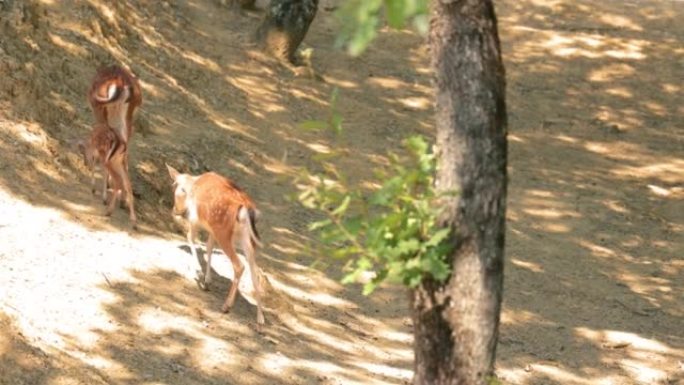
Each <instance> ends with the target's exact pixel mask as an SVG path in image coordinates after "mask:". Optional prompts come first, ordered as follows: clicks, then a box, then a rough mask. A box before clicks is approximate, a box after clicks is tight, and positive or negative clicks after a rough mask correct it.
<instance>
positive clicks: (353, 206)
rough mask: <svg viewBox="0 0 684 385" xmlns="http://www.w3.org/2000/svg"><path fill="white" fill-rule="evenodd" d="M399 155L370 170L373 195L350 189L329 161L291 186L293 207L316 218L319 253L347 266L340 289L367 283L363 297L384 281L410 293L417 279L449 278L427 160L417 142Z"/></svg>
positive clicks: (445, 237) (444, 232)
mask: <svg viewBox="0 0 684 385" xmlns="http://www.w3.org/2000/svg"><path fill="white" fill-rule="evenodd" d="M404 147H405V148H406V150H407V151H406V153H405V155H404V156H399V155H396V154H392V155H390V164H389V166H387V167H384V168H380V169H378V170H376V175H375V176H376V178H377V180H381V181H384V182H383V183H382V185H381V186H380V188H378V189H375V190H373V191H368V190H367V189H364V188H362V187H361V186H351V185H350V184H349V183H348V180H347V178H346V177H345V176H344V175H343V174H342V173H341V172H340V171H339V170H338V169H337V168H336V167H335V165H334V164H333V163H331V162H330V160H328V161H325V162H323V170H324V171H323V172H322V173H320V174H310V173H309V172H304V174H303V175H302V176H301V178H299V181H298V183H299V187H300V193H299V196H298V199H299V201H300V202H301V203H302V204H303V205H304V206H306V207H308V208H311V209H314V210H317V211H319V212H321V213H322V214H323V216H324V219H322V220H319V221H316V222H314V223H311V224H310V226H309V229H310V230H311V231H314V232H315V233H317V235H318V239H319V241H320V244H321V247H320V251H321V252H322V253H325V254H326V255H331V256H333V257H337V258H344V259H347V260H348V263H347V265H346V266H345V268H346V275H345V276H344V277H343V280H342V282H343V283H352V282H360V281H363V280H364V279H365V278H364V277H371V278H370V279H369V280H367V282H366V283H365V284H364V288H363V293H364V294H369V293H371V292H372V291H373V290H374V289H375V288H376V287H377V286H378V284H380V283H381V282H383V281H385V280H388V281H392V282H400V283H402V284H404V285H406V286H408V287H415V286H416V285H418V284H419V283H420V282H421V281H422V280H423V279H424V278H425V277H430V278H432V279H435V280H437V281H443V280H445V279H446V278H447V277H448V276H449V275H450V268H449V264H448V263H447V256H448V255H449V253H450V252H451V250H452V246H451V244H450V242H449V239H450V235H451V230H450V229H448V228H442V227H440V226H438V223H437V217H438V215H439V214H440V210H439V204H438V201H439V199H440V198H443V197H444V194H437V193H436V191H435V189H434V188H433V178H434V174H435V156H434V154H433V153H431V152H430V151H429V145H428V142H427V141H426V140H425V138H423V137H422V136H413V137H410V138H408V139H406V140H405V141H404ZM451 195H453V194H451Z"/></svg>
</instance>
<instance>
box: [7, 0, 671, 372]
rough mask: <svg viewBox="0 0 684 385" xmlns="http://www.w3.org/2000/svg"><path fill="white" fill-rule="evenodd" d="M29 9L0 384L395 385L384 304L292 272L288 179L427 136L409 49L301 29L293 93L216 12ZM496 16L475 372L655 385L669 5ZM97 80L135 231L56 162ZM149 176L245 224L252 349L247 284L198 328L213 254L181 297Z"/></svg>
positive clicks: (322, 270) (300, 253)
mask: <svg viewBox="0 0 684 385" xmlns="http://www.w3.org/2000/svg"><path fill="white" fill-rule="evenodd" d="M37 3H39V4H40V6H41V7H42V8H41V9H42V11H40V12H37V13H35V15H36V19H35V21H30V22H27V21H26V20H23V19H24V18H25V17H24V16H23V14H21V12H15V13H14V14H11V15H9V16H10V17H9V20H8V22H7V23H4V24H3V25H1V26H0V32H3V36H6V37H7V38H3V39H2V41H0V107H1V108H0V213H2V215H0V239H2V240H3V244H2V246H1V247H0V266H1V268H0V282H2V285H0V372H1V373H3V375H4V376H5V377H7V376H9V378H20V379H23V380H24V382H25V383H31V384H45V385H67V384H69V385H70V384H74V383H88V384H104V383H108V384H139V383H145V384H162V383H163V384H178V385H181V384H183V385H185V384H224V383H244V384H273V383H286V384H298V383H301V384H311V383H321V384H330V385H332V384H403V383H406V382H408V381H409V380H410V378H411V375H412V358H413V353H412V350H411V345H412V336H411V332H412V325H411V321H410V320H409V317H408V310H407V308H408V302H407V300H406V299H407V296H406V293H405V292H404V290H403V289H401V288H397V287H392V286H388V287H382V288H380V289H379V291H378V292H377V293H375V294H374V295H373V296H372V297H364V296H361V295H360V294H359V293H360V288H359V287H358V286H342V285H341V284H340V283H339V278H340V277H341V276H342V275H343V271H342V269H341V265H342V261H337V260H328V259H325V260H319V259H317V257H315V256H314V255H315V254H316V253H314V252H313V250H312V248H315V243H314V242H312V239H311V238H310V237H311V234H310V233H309V232H308V231H307V226H308V224H309V223H310V222H311V221H312V220H315V219H316V218H317V217H316V216H315V215H314V214H312V213H311V212H309V211H308V210H305V209H304V208H302V207H301V206H299V205H298V204H296V203H295V202H294V201H293V198H292V197H293V196H294V195H295V194H296V192H297V187H296V186H294V185H293V179H294V178H296V177H298V176H301V173H300V171H301V168H302V167H306V168H308V169H310V170H313V171H318V170H320V167H321V166H320V164H319V163H318V162H317V161H316V158H320V157H327V156H329V154H331V153H339V154H341V156H340V158H339V159H336V160H335V166H336V167H337V168H338V170H339V171H340V172H343V173H344V174H345V175H347V176H348V177H350V178H353V179H354V180H358V181H360V182H361V183H362V185H363V186H364V187H367V188H369V189H372V188H377V181H376V180H375V179H374V177H373V166H377V165H386V164H387V162H388V156H387V155H388V152H389V151H396V150H398V149H399V148H400V143H401V141H402V139H403V138H404V137H406V136H408V135H411V134H415V133H422V134H426V135H432V134H433V124H432V108H433V105H432V103H433V102H432V91H431V85H430V80H431V79H430V76H431V74H430V70H429V65H428V64H429V62H428V60H427V57H428V55H429V52H428V51H427V49H426V46H425V44H424V39H423V38H421V37H419V36H416V35H415V34H413V33H411V32H409V31H398V32H393V31H389V30H387V29H383V30H382V31H381V33H380V35H379V38H378V40H377V41H376V42H375V43H374V44H373V45H372V47H371V48H370V49H369V51H368V52H367V53H365V54H364V55H362V56H361V57H358V58H350V57H348V56H346V54H345V53H344V52H341V51H338V50H335V49H333V48H332V42H333V40H334V34H335V31H336V30H337V28H338V25H337V24H336V23H337V22H336V21H335V20H334V18H332V17H331V14H330V13H329V11H328V10H326V9H325V8H324V9H323V10H320V11H319V16H318V17H317V18H316V20H315V21H314V24H313V25H312V28H311V32H310V33H309V35H308V36H307V38H306V40H305V42H304V48H307V49H311V51H310V52H311V63H312V70H313V71H314V72H315V73H316V75H317V76H315V77H314V78H309V77H305V76H294V75H293V74H292V73H291V72H289V71H288V70H286V69H284V68H282V67H280V66H279V65H278V64H277V63H275V62H273V61H272V60H271V59H269V58H268V57H266V56H264V55H263V54H260V53H259V52H258V51H257V50H256V49H255V47H254V46H253V45H252V44H251V43H250V35H251V33H252V32H253V29H254V28H255V26H256V24H257V22H258V13H256V14H254V13H247V14H238V13H230V12H228V11H227V10H226V9H223V8H221V7H219V6H218V5H217V2H215V1H208V0H193V1H190V2H178V1H163V2H144V1H137V0H136V1H129V2H115V3H111V4H110V3H107V2H101V1H97V0H89V1H85V2H77V1H64V2H50V1H40V2H37ZM495 3H496V5H497V7H498V13H499V22H500V28H501V39H502V44H503V49H504V59H505V61H506V70H507V78H508V109H509V124H510V127H509V131H510V134H509V146H510V147H509V151H510V153H509V154H510V161H509V170H510V189H509V201H508V208H509V212H508V230H509V231H508V234H507V262H506V263H507V266H506V269H507V270H506V282H505V290H506V291H505V295H504V297H505V298H504V310H503V313H502V318H501V321H502V327H501V338H500V344H499V347H498V361H497V375H498V377H499V378H500V379H501V380H502V382H503V383H504V384H510V385H537V384H539V385H541V384H545V385H546V384H551V385H556V384H558V385H560V384H563V385H565V384H570V385H573V384H579V385H585V384H587V385H619V384H648V385H651V384H659V385H673V384H678V381H680V382H681V381H684V364H683V363H684V337H683V336H682V332H681V331H682V319H683V317H684V313H683V310H682V309H684V296H682V293H684V286H683V285H684V262H683V260H682V255H681V254H682V250H683V249H684V246H682V245H684V239H683V238H682V236H683V235H682V234H684V217H683V216H684V205H683V204H682V202H684V199H683V198H684V161H682V154H684V137H683V136H682V127H684V123H683V121H682V116H684V107H683V106H682V103H681V100H682V96H683V93H684V88H683V87H682V86H681V70H680V69H681V63H682V60H684V48H682V46H681V41H682V39H683V37H684V27H683V26H682V23H681V22H680V20H681V19H682V18H683V17H684V9H683V8H684V3H683V2H681V1H655V0H645V1H638V2H636V1H617V0H610V1H605V2H589V1H584V0H582V1H566V0H553V1H541V0H522V1H508V0H505V1H504V0H499V1H496V2H495ZM32 4H33V3H32ZM29 11H30V9H28V10H27V11H26V12H29ZM43 11H44V12H43ZM0 12H3V11H2V10H0ZM22 12H23V11H22ZM34 22H35V24H36V26H33V25H32V23H34ZM112 61H119V62H122V63H124V64H125V65H128V66H130V67H131V69H132V70H133V71H134V72H135V73H136V75H138V76H139V77H140V80H141V83H142V87H143V93H144V101H143V106H142V108H141V110H140V112H139V113H138V116H137V118H136V123H135V128H136V132H135V134H134V136H133V140H132V143H131V169H132V178H133V186H134V190H135V193H136V207H137V210H138V212H139V216H140V221H141V229H142V230H141V231H140V232H138V233H132V232H129V231H128V230H127V227H126V223H127V222H126V216H125V213H124V212H123V211H121V210H117V211H116V212H115V213H114V215H113V217H112V218H106V217H104V216H103V212H104V208H103V207H102V206H101V204H100V202H99V199H98V198H97V197H95V196H93V195H91V193H90V191H89V190H90V189H89V186H88V185H87V174H86V170H85V168H84V167H83V164H82V160H81V158H80V157H79V156H78V155H77V154H76V152H75V146H74V144H75V141H76V140H78V139H82V138H84V137H85V135H86V134H87V132H88V130H89V125H90V123H91V121H92V117H91V112H90V111H89V108H88V106H87V104H86V101H85V90H86V89H87V88H88V85H89V84H88V82H89V81H90V80H91V77H92V76H93V74H94V70H95V67H97V66H98V65H100V64H105V63H107V64H108V63H110V62H112ZM335 88H338V89H339V97H338V100H337V105H336V110H337V112H339V114H340V115H341V116H342V118H343V122H342V126H343V130H342V133H341V134H336V133H333V132H329V131H316V130H307V129H305V128H303V126H302V125H301V123H302V122H306V121H310V120H325V119H328V118H329V117H330V107H331V95H332V92H333V90H334V89H335ZM165 163H168V164H171V165H173V166H175V167H178V168H179V169H181V171H188V172H191V173H200V172H204V171H207V170H213V171H217V172H220V173H222V174H225V175H227V176H230V177H231V178H232V179H234V180H235V181H236V182H237V183H238V184H239V185H240V186H242V187H243V188H244V189H245V190H247V191H248V192H249V193H250V194H251V195H252V196H253V197H254V198H255V200H256V202H257V203H258V205H259V208H260V210H261V211H262V214H263V216H262V218H260V220H259V228H260V231H261V233H262V235H263V237H264V240H265V243H266V248H265V249H264V250H263V251H262V252H261V253H260V256H259V261H260V262H259V263H260V266H261V268H262V269H263V271H264V273H265V277H266V278H265V279H264V281H263V282H264V286H266V287H267V288H269V289H268V292H269V295H268V296H267V297H266V298H265V301H264V302H265V304H266V310H267V312H266V319H267V325H266V328H265V330H264V331H263V333H257V332H256V331H255V329H254V321H255V313H256V309H255V307H254V305H253V304H254V300H253V298H252V296H251V281H250V275H249V274H245V275H243V280H242V282H241V287H240V289H241V293H242V296H240V297H239V299H238V300H237V302H236V305H235V308H234V309H233V310H232V312H231V313H230V314H222V313H221V312H220V311H219V309H220V307H221V304H222V302H223V299H224V297H225V295H226V292H227V290H228V287H229V285H230V282H231V281H230V280H231V279H232V277H233V271H232V266H231V265H230V263H229V262H228V260H227V259H226V258H225V257H224V256H223V255H222V254H220V253H218V252H217V254H216V255H215V256H214V258H213V261H214V266H213V268H214V270H215V272H216V274H215V275H214V277H215V280H214V282H212V284H211V287H210V290H209V291H207V292H205V291H202V290H200V289H199V288H198V287H197V284H196V279H197V277H198V270H199V269H200V268H201V266H203V265H202V263H203V259H202V260H201V261H197V260H192V257H191V256H190V253H189V249H188V247H187V246H186V245H185V243H184V241H183V240H182V237H180V236H179V235H178V234H177V233H178V232H180V231H182V228H183V226H182V224H178V223H176V222H174V221H173V220H172V219H171V216H170V212H169V211H170V206H171V199H172V196H171V186H170V179H169V178H168V176H167V174H166V170H165V167H164V164H165ZM199 255H200V256H201V257H203V252H202V251H200V252H199ZM4 314H7V315H9V317H7V316H5V315H4ZM6 373H9V374H6ZM0 377H2V376H0ZM2 380H3V378H0V382H2Z"/></svg>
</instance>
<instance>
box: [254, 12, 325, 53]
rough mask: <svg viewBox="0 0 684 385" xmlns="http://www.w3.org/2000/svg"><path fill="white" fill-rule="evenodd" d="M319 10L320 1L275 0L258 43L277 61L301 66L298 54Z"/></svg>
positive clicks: (258, 34) (259, 35)
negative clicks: (296, 54) (296, 55)
mask: <svg viewBox="0 0 684 385" xmlns="http://www.w3.org/2000/svg"><path fill="white" fill-rule="evenodd" d="M317 10H318V0H271V3H270V4H269V5H268V9H267V10H266V16H265V17H264V20H263V21H262V23H261V25H260V26H259V29H257V41H258V43H259V44H260V45H261V46H262V48H263V49H264V50H265V51H267V52H269V53H270V54H272V55H273V56H275V57H276V58H278V59H280V60H284V61H287V62H290V63H292V64H298V63H297V58H296V57H295V52H297V48H298V47H299V44H301V43H302V40H304V37H305V36H306V33H307V32H308V31H309V26H310V25H311V22H312V21H313V19H314V16H316V11H317Z"/></svg>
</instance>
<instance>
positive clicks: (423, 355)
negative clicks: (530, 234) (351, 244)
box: [412, 0, 507, 385]
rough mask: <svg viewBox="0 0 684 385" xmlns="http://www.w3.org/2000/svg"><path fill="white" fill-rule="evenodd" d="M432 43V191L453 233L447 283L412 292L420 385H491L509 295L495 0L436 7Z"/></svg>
mask: <svg viewBox="0 0 684 385" xmlns="http://www.w3.org/2000/svg"><path fill="white" fill-rule="evenodd" d="M429 44H430V49H431V57H432V68H433V69H434V71H435V72H434V73H435V75H434V86H435V96H436V123H437V156H438V171H437V178H436V184H437V188H438V190H440V191H453V190H457V191H458V193H459V195H458V196H457V197H453V198H452V197H450V198H446V199H444V205H445V208H446V212H445V214H444V216H443V218H442V224H443V225H444V226H450V227H451V228H453V230H454V237H453V244H454V245H455V249H454V251H453V253H452V255H451V256H450V264H451V267H452V275H451V277H450V278H449V279H448V280H447V281H445V282H444V283H437V282H435V281H431V280H426V281H424V282H423V283H422V284H421V285H420V286H419V287H418V288H417V289H416V290H414V291H413V292H412V306H413V323H414V336H415V377H414V384H430V385H433V384H458V385H475V384H478V385H479V384H486V383H488V380H489V378H490V376H491V375H492V374H493V365H494V358H495V352H496V342H497V337H498V327H499V314H500V310H501V297H502V292H503V257H504V236H505V212H506V158H507V155H506V152H507V149H506V147H507V142H506V131H507V128H506V126H507V122H506V103H505V74H504V67H503V63H502V60H501V51H500V44H499V36H498V32H497V23H496V16H495V13H494V7H493V5H492V2H491V0H434V1H433V4H432V20H431V24H430V36H429Z"/></svg>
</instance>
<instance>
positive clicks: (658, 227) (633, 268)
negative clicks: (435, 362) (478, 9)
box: [497, 1, 684, 384]
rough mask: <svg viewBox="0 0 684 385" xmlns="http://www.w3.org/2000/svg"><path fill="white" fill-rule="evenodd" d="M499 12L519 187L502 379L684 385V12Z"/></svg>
mask: <svg viewBox="0 0 684 385" xmlns="http://www.w3.org/2000/svg"><path fill="white" fill-rule="evenodd" d="M498 5H499V8H498V11H499V18H500V27H501V29H502V32H501V35H502V39H503V45H504V57H505V58H506V65H507V72H508V80H509V84H508V90H509V91H508V92H509V93H508V101H509V109H510V110H509V112H510V114H509V116H510V136H509V139H510V159H509V165H510V181H511V182H510V186H509V222H508V234H507V237H508V240H507V255H508V261H507V275H506V293H505V295H504V297H505V298H504V314H503V319H502V329H501V341H500V342H501V343H500V345H499V354H498V363H497V366H498V374H499V376H500V378H502V379H503V380H504V381H505V382H506V383H511V384H594V383H601V382H602V381H603V382H613V383H614V382H618V383H620V382H627V383H649V384H650V383H668V381H677V379H678V378H680V377H681V376H682V374H683V373H682V371H681V368H680V367H678V365H679V364H678V362H681V360H682V358H683V357H684V340H682V339H681V337H680V336H678V334H679V331H678V330H679V329H680V328H681V326H679V324H680V323H681V319H682V316H683V314H682V312H681V308H682V299H681V296H678V295H677V294H676V293H681V292H682V290H683V289H684V287H682V282H683V281H682V278H683V277H684V271H683V270H682V266H681V258H680V257H679V256H678V252H679V251H678V250H679V249H681V247H678V246H677V245H680V244H682V242H683V239H682V237H681V229H682V223H684V217H682V214H681V213H682V212H684V211H683V210H682V209H684V206H682V203H681V202H682V201H681V186H682V183H684V163H682V161H681V157H679V155H678V154H680V153H681V150H682V149H684V147H683V146H682V143H683V142H682V139H683V137H682V134H681V130H678V128H677V127H679V126H681V107H680V106H679V105H678V103H677V100H678V99H681V88H680V87H678V86H674V84H675V83H676V78H677V69H676V68H677V66H678V64H677V62H678V60H680V59H681V55H682V53H681V50H679V51H678V50H677V43H676V41H677V36H680V37H681V36H682V33H684V31H683V30H682V29H681V27H680V26H678V25H675V24H674V20H676V19H677V18H678V17H681V16H682V15H684V9H683V8H682V7H681V6H679V5H677V4H674V3H661V2H655V1H646V2H641V3H639V6H638V7H637V6H636V4H626V6H625V3H624V2H614V1H609V2H603V3H590V2H584V1H579V2H564V1H558V2H546V3H541V2H535V1H524V2H517V3H513V2H499V4H498ZM673 55H674V56H673ZM677 58H679V59H677ZM655 68H657V71H654V69H655ZM677 96H680V97H679V98H678V97H677Z"/></svg>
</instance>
